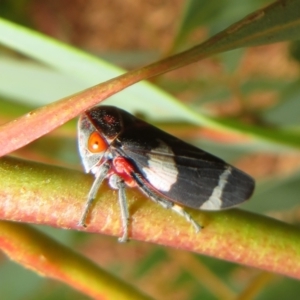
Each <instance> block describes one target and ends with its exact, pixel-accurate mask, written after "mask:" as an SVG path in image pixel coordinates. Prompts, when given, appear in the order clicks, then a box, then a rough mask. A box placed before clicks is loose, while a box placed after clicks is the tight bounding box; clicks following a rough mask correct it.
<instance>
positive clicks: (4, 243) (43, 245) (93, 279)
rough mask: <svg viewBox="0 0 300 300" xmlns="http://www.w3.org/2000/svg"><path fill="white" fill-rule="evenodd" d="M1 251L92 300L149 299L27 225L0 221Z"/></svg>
mask: <svg viewBox="0 0 300 300" xmlns="http://www.w3.org/2000/svg"><path fill="white" fill-rule="evenodd" d="M0 247H1V249H2V250H3V251H4V252H5V253H6V254H7V255H8V256H9V257H10V258H11V259H13V260H15V261H16V262H18V263H20V264H22V265H24V266H26V267H28V268H30V269H32V270H34V271H35V272H37V273H38V274H43V275H45V276H47V277H51V278H54V279H57V280H60V281H62V282H65V283H66V284H68V285H70V286H72V287H73V288H74V289H76V290H79V291H81V292H82V293H84V294H86V295H88V296H90V297H92V298H93V299H111V300H115V299H120V300H127V299H135V300H150V299H151V298H150V297H148V296H145V295H144V294H142V293H141V292H139V291H138V290H136V289H135V288H134V287H132V286H130V285H129V284H126V283H125V282H124V281H122V280H120V279H118V278H116V277H114V276H113V275H111V274H109V273H107V272H106V271H104V270H102V269H101V268H100V267H99V266H97V265H96V264H94V263H93V262H92V261H90V260H89V259H87V258H85V257H84V256H82V255H80V254H78V253H76V252H74V251H72V250H71V249H70V248H67V247H65V246H64V245H62V244H60V243H58V242H56V241H54V240H53V239H51V238H49V237H47V236H46V235H45V234H43V233H41V232H39V231H37V230H36V229H34V228H31V227H29V226H28V225H25V224H21V223H14V222H7V221H0Z"/></svg>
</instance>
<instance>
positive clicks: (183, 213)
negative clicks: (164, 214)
mask: <svg viewBox="0 0 300 300" xmlns="http://www.w3.org/2000/svg"><path fill="white" fill-rule="evenodd" d="M172 210H173V211H175V212H176V213H177V214H179V215H180V216H182V217H184V218H185V219H186V220H187V221H188V222H189V223H191V224H192V225H193V226H194V228H195V231H196V233H198V232H199V231H200V230H201V228H202V226H200V225H199V224H198V223H197V222H196V221H195V220H194V219H193V218H192V217H191V215H190V214H189V213H187V212H186V211H185V210H184V209H183V208H182V207H180V206H178V205H176V204H173V206H172Z"/></svg>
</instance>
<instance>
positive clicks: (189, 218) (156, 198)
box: [131, 173, 202, 233]
mask: <svg viewBox="0 0 300 300" xmlns="http://www.w3.org/2000/svg"><path fill="white" fill-rule="evenodd" d="M131 175H132V177H133V178H134V179H135V181H136V183H137V184H138V187H139V188H140V190H141V191H142V192H143V193H144V194H146V196H148V197H149V198H150V199H151V200H152V201H154V202H155V203H158V204H159V205H161V206H162V207H163V208H166V209H172V210H173V211H174V212H176V213H177V214H178V215H180V216H182V217H184V218H185V219H186V221H187V222H189V223H190V224H191V225H192V226H193V227H194V228H195V231H196V233H198V232H199V231H200V230H201V228H202V226H201V225H199V224H198V223H197V222H196V221H195V220H194V219H193V218H192V216H191V215H190V214H189V213H187V212H186V211H185V210H184V209H183V208H182V207H180V206H178V205H176V204H174V203H173V202H171V201H169V200H166V199H164V198H162V197H160V196H159V195H158V194H156V193H155V192H153V191H152V190H151V189H149V188H148V186H146V185H145V184H144V182H143V180H142V179H141V178H140V176H139V174H136V173H134V174H131Z"/></svg>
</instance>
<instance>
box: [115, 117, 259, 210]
mask: <svg viewBox="0 0 300 300" xmlns="http://www.w3.org/2000/svg"><path fill="white" fill-rule="evenodd" d="M118 143H119V147H120V146H121V150H122V152H123V153H122V154H123V155H124V156H126V157H127V158H129V159H130V160H131V162H132V163H133V164H134V165H135V168H136V170H137V172H138V173H140V175H141V177H142V178H143V179H145V184H147V185H148V187H150V188H151V189H152V190H154V191H155V192H157V193H158V194H160V195H163V196H164V197H166V198H167V199H169V200H171V201H173V202H176V203H179V204H182V205H184V206H188V207H192V208H198V209H204V210H220V209H223V208H228V207H232V206H235V205H238V204H240V203H242V202H244V201H245V200H247V199H248V198H249V197H250V196H251V194H252V192H253V190H254V180H253V179H252V178H251V177H250V176H248V175H247V174H245V173H244V172H242V171H240V170H238V169H236V168H235V167H233V166H231V165H229V164H227V163H225V162H224V161H223V160H221V159H219V158H217V157H215V156H213V155H211V154H209V153H207V152H205V151H203V150H201V149H199V148H196V147H194V146H192V145H189V144H187V143H185V142H183V141H181V140H179V139H177V138H175V137H173V136H171V135H169V134H167V133H165V132H163V131H161V130H159V129H158V128H156V127H154V126H151V125H149V124H147V123H144V122H142V121H140V120H138V119H137V126H135V128H134V129H133V130H132V129H131V130H126V128H124V130H123V132H122V133H121V134H120V136H119V137H118Z"/></svg>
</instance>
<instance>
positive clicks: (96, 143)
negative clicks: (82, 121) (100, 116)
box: [88, 131, 107, 153]
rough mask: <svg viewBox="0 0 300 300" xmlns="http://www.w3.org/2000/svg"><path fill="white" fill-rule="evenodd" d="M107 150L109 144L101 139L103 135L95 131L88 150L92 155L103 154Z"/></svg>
mask: <svg viewBox="0 0 300 300" xmlns="http://www.w3.org/2000/svg"><path fill="white" fill-rule="evenodd" d="M106 149H107V144H106V142H105V140H104V139H103V138H102V137H101V135H100V134H99V133H98V132H97V131H94V132H93V133H92V134H91V135H90V137H89V140H88V150H89V151H90V152H92V153H99V152H103V151H104V150H106Z"/></svg>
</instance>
